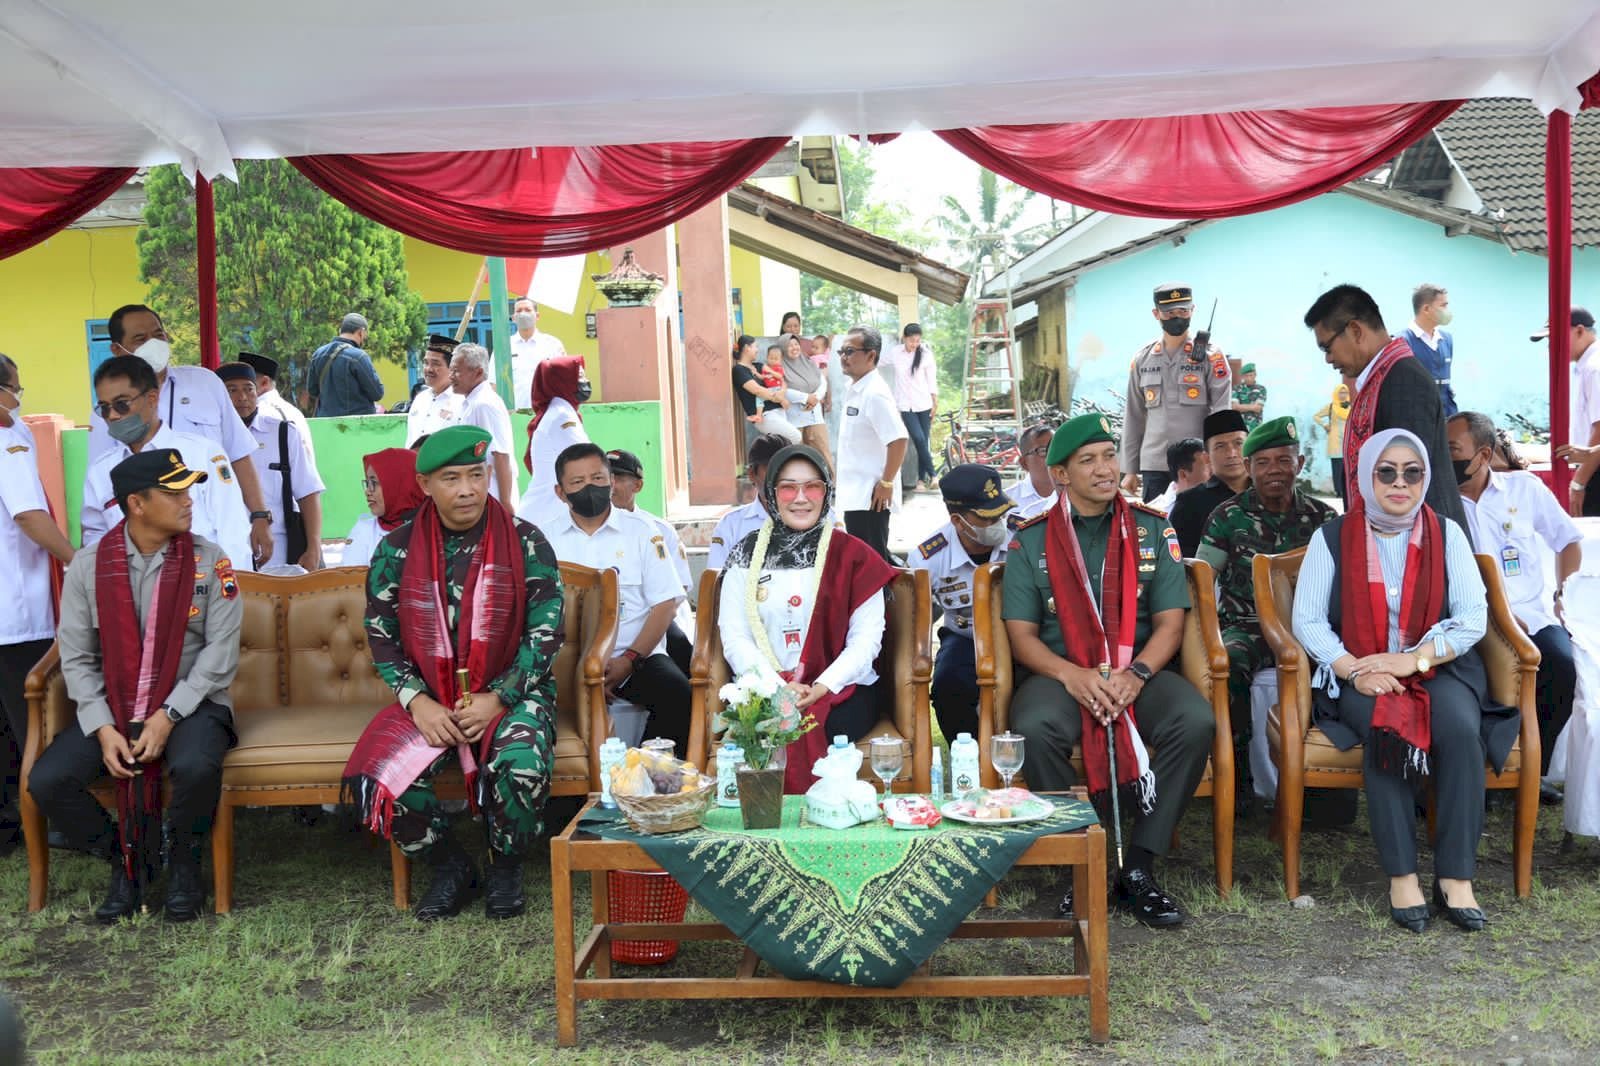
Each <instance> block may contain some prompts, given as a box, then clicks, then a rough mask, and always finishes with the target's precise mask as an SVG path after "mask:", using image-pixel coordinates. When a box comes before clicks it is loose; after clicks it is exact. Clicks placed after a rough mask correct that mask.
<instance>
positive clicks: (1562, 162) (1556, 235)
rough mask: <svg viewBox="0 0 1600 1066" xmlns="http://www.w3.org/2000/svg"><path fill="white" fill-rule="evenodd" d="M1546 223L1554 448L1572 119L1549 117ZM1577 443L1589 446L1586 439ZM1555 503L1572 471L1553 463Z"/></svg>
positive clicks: (1566, 283)
mask: <svg viewBox="0 0 1600 1066" xmlns="http://www.w3.org/2000/svg"><path fill="white" fill-rule="evenodd" d="M1544 195H1545V220H1546V226H1547V234H1548V236H1547V240H1546V245H1547V247H1548V254H1549V264H1550V450H1551V452H1552V453H1553V452H1554V451H1555V449H1557V448H1559V447H1560V446H1561V445H1563V444H1566V443H1568V441H1567V420H1568V417H1569V416H1568V411H1567V387H1568V384H1569V383H1570V381H1571V379H1572V330H1571V329H1570V328H1569V326H1568V323H1569V322H1570V321H1571V315H1572V116H1571V115H1569V114H1567V113H1566V112H1565V111H1562V110H1559V109H1557V110H1555V111H1552V112H1551V113H1550V120H1549V125H1548V126H1547V127H1546V133H1545V148H1544ZM1575 443H1578V444H1588V443H1589V441H1588V440H1587V438H1586V439H1584V440H1581V441H1577V442H1575ZM1550 465H1551V474H1552V481H1553V485H1552V487H1553V488H1554V489H1555V493H1556V499H1558V500H1560V501H1561V502H1562V504H1563V505H1565V504H1566V502H1567V483H1568V481H1570V480H1571V477H1572V470H1571V468H1570V467H1569V466H1568V465H1567V464H1566V463H1565V462H1561V461H1559V460H1557V461H1554V462H1552V463H1551V464H1550Z"/></svg>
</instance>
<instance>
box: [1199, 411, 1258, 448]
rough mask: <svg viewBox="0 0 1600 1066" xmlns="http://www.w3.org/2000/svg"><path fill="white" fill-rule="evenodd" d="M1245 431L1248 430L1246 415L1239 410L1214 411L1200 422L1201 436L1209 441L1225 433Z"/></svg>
mask: <svg viewBox="0 0 1600 1066" xmlns="http://www.w3.org/2000/svg"><path fill="white" fill-rule="evenodd" d="M1245 432H1248V430H1247V429H1246V427H1245V424H1244V415H1241V414H1240V413H1239V412H1238V411H1212V412H1211V413H1210V414H1208V415H1206V420H1205V421H1204V422H1202V423H1200V436H1201V437H1203V438H1205V439H1206V440H1207V441H1210V440H1211V438H1212V437H1220V436H1221V435H1222V434H1224V433H1245Z"/></svg>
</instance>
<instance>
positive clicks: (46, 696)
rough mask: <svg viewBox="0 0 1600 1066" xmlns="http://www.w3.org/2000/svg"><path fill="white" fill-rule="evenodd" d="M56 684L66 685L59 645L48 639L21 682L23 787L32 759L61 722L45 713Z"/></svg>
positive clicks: (39, 753) (68, 701) (70, 703)
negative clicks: (25, 716)
mask: <svg viewBox="0 0 1600 1066" xmlns="http://www.w3.org/2000/svg"><path fill="white" fill-rule="evenodd" d="M58 685H59V686H61V688H62V689H63V690H64V689H65V688H66V681H65V680H64V679H63V678H62V676H61V649H60V646H59V645H57V644H55V643H54V642H52V643H51V645H50V650H49V651H47V652H45V653H44V658H42V659H40V660H39V662H38V663H37V664H35V666H34V668H33V669H32V670H30V671H28V676H27V679H26V680H25V681H24V682H23V686H22V695H23V698H24V699H25V700H26V701H27V703H28V735H27V737H26V739H25V740H24V741H23V745H22V769H21V785H20V787H21V788H22V789H24V790H26V789H27V787H28V772H29V771H30V770H32V769H33V764H34V761H35V760H36V759H38V758H39V756H40V755H42V754H44V749H45V748H47V747H49V745H50V741H52V740H54V739H55V736H56V734H57V733H58V732H60V730H61V727H62V726H63V724H64V723H61V722H52V721H50V718H49V715H48V713H47V712H48V710H49V701H50V691H51V689H52V688H54V687H55V686H58ZM63 699H64V700H65V702H66V705H67V706H68V707H70V708H76V704H74V703H73V702H72V700H71V699H67V698H66V697H65V696H63Z"/></svg>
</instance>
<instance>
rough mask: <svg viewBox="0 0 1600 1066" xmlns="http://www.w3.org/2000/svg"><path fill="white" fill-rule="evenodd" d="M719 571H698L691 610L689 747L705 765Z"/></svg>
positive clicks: (717, 644)
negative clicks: (692, 634)
mask: <svg viewBox="0 0 1600 1066" xmlns="http://www.w3.org/2000/svg"><path fill="white" fill-rule="evenodd" d="M721 590H722V571H720V570H706V571H704V572H703V573H701V575H700V594H699V596H698V597H697V598H696V600H695V603H696V607H695V613H694V651H693V652H692V653H691V654H690V656H689V751H688V753H687V754H688V756H689V760H690V761H691V762H694V763H697V764H698V765H699V766H700V768H701V769H705V768H706V767H707V766H709V765H710V763H711V738H712V736H713V735H714V732H715V731H714V730H713V728H712V723H711V716H712V714H714V713H715V712H716V693H715V692H712V691H710V689H711V673H712V669H713V664H714V663H715V662H716V661H717V659H718V658H720V657H721V655H722V638H721V635H720V634H719V633H718V632H717V601H718V599H720V597H721Z"/></svg>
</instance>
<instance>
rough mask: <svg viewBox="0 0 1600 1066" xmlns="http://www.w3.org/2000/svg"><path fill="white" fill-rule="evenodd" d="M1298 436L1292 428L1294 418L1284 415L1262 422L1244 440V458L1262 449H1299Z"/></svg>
mask: <svg viewBox="0 0 1600 1066" xmlns="http://www.w3.org/2000/svg"><path fill="white" fill-rule="evenodd" d="M1299 445H1300V434H1299V433H1298V432H1297V431H1296V430H1295V428H1294V416H1293V415H1284V416H1283V417H1282V418H1274V419H1273V420H1272V421H1270V422H1263V423H1261V424H1260V425H1259V426H1257V427H1256V428H1255V429H1252V430H1251V431H1250V435H1249V436H1248V437H1246V438H1245V439H1244V454H1245V458H1247V459H1248V458H1249V457H1250V456H1252V455H1254V454H1255V453H1256V452H1259V451H1261V450H1262V449H1264V448H1290V447H1299Z"/></svg>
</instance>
